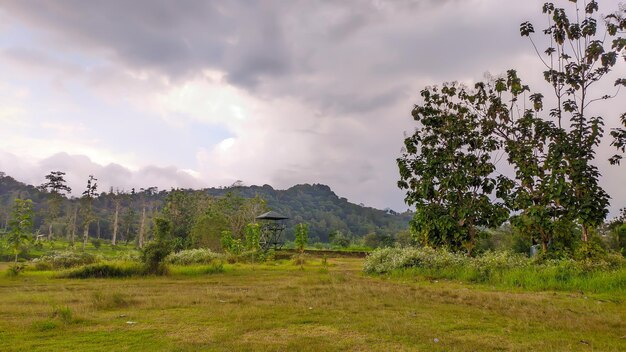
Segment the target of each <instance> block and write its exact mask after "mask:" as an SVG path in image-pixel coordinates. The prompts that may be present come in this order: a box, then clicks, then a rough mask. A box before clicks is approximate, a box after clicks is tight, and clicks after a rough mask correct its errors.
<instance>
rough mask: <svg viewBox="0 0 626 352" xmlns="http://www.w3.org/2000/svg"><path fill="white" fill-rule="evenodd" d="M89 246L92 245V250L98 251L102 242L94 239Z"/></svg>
mask: <svg viewBox="0 0 626 352" xmlns="http://www.w3.org/2000/svg"><path fill="white" fill-rule="evenodd" d="M91 244H92V245H93V248H95V249H100V247H101V246H102V240H101V239H99V238H94V239H92V240H91Z"/></svg>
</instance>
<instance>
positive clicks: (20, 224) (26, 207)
mask: <svg viewBox="0 0 626 352" xmlns="http://www.w3.org/2000/svg"><path fill="white" fill-rule="evenodd" d="M34 217H35V213H34V211H33V202H32V201H31V200H30V199H19V198H16V199H15V203H14V205H13V211H12V212H11V218H10V220H9V234H8V236H7V243H8V245H9V246H10V247H11V249H12V250H13V255H14V256H15V263H17V257H18V254H19V253H20V250H21V249H22V246H23V245H24V244H25V243H26V241H27V240H28V237H29V235H30V233H31V232H32V230H33V221H34Z"/></svg>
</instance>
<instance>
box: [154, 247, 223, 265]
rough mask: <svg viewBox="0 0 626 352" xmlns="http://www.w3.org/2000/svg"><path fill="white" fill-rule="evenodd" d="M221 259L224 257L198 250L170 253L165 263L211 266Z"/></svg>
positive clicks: (208, 251)
mask: <svg viewBox="0 0 626 352" xmlns="http://www.w3.org/2000/svg"><path fill="white" fill-rule="evenodd" d="M223 258H224V255H222V254H219V253H215V252H212V251H211V250H210V249H203V248H198V249H188V250H184V251H180V252H178V253H171V254H169V255H168V256H167V257H166V258H165V262H166V263H169V264H176V265H189V264H211V263H212V262H213V261H215V260H218V259H223Z"/></svg>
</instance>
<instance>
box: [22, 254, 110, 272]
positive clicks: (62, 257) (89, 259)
mask: <svg viewBox="0 0 626 352" xmlns="http://www.w3.org/2000/svg"><path fill="white" fill-rule="evenodd" d="M97 261H98V258H97V257H96V256H94V255H93V254H90V253H86V252H72V251H63V252H56V251H55V252H50V253H49V254H46V255H44V256H42V257H40V258H36V259H33V263H34V264H35V268H36V269H37V270H49V269H50V268H52V269H67V268H72V267H76V266H80V265H87V264H93V263H95V262H97Z"/></svg>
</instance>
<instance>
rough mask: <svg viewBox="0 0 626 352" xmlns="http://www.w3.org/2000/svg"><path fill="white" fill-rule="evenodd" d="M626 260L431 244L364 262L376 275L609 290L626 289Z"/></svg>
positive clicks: (378, 255)
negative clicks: (462, 250) (473, 251)
mask: <svg viewBox="0 0 626 352" xmlns="http://www.w3.org/2000/svg"><path fill="white" fill-rule="evenodd" d="M625 265H626V259H624V258H623V257H622V256H621V255H619V254H616V253H605V254H604V256H603V257H601V258H600V259H597V258H596V259H593V260H592V259H589V258H586V259H583V260H578V261H577V260H574V259H571V258H569V259H549V258H547V257H538V258H532V259H531V258H527V257H525V256H523V255H520V254H514V253H510V252H506V251H504V252H490V251H488V252H485V253H484V254H482V255H480V256H478V257H468V256H465V255H462V254H457V253H450V252H447V251H445V250H443V249H432V248H383V249H378V250H375V251H373V252H372V253H371V254H370V255H369V256H368V257H367V258H366V260H365V265H364V271H365V272H367V273H371V274H392V275H422V276H426V277H430V278H444V279H454V280H463V281H469V282H478V283H489V284H492V285H499V286H505V287H524V288H529V289H540V290H543V289H564V290H585V291H593V292H606V291H615V290H618V291H619V290H623V289H624V287H625V286H624V283H625V282H626V275H625V273H626V270H625Z"/></svg>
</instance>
